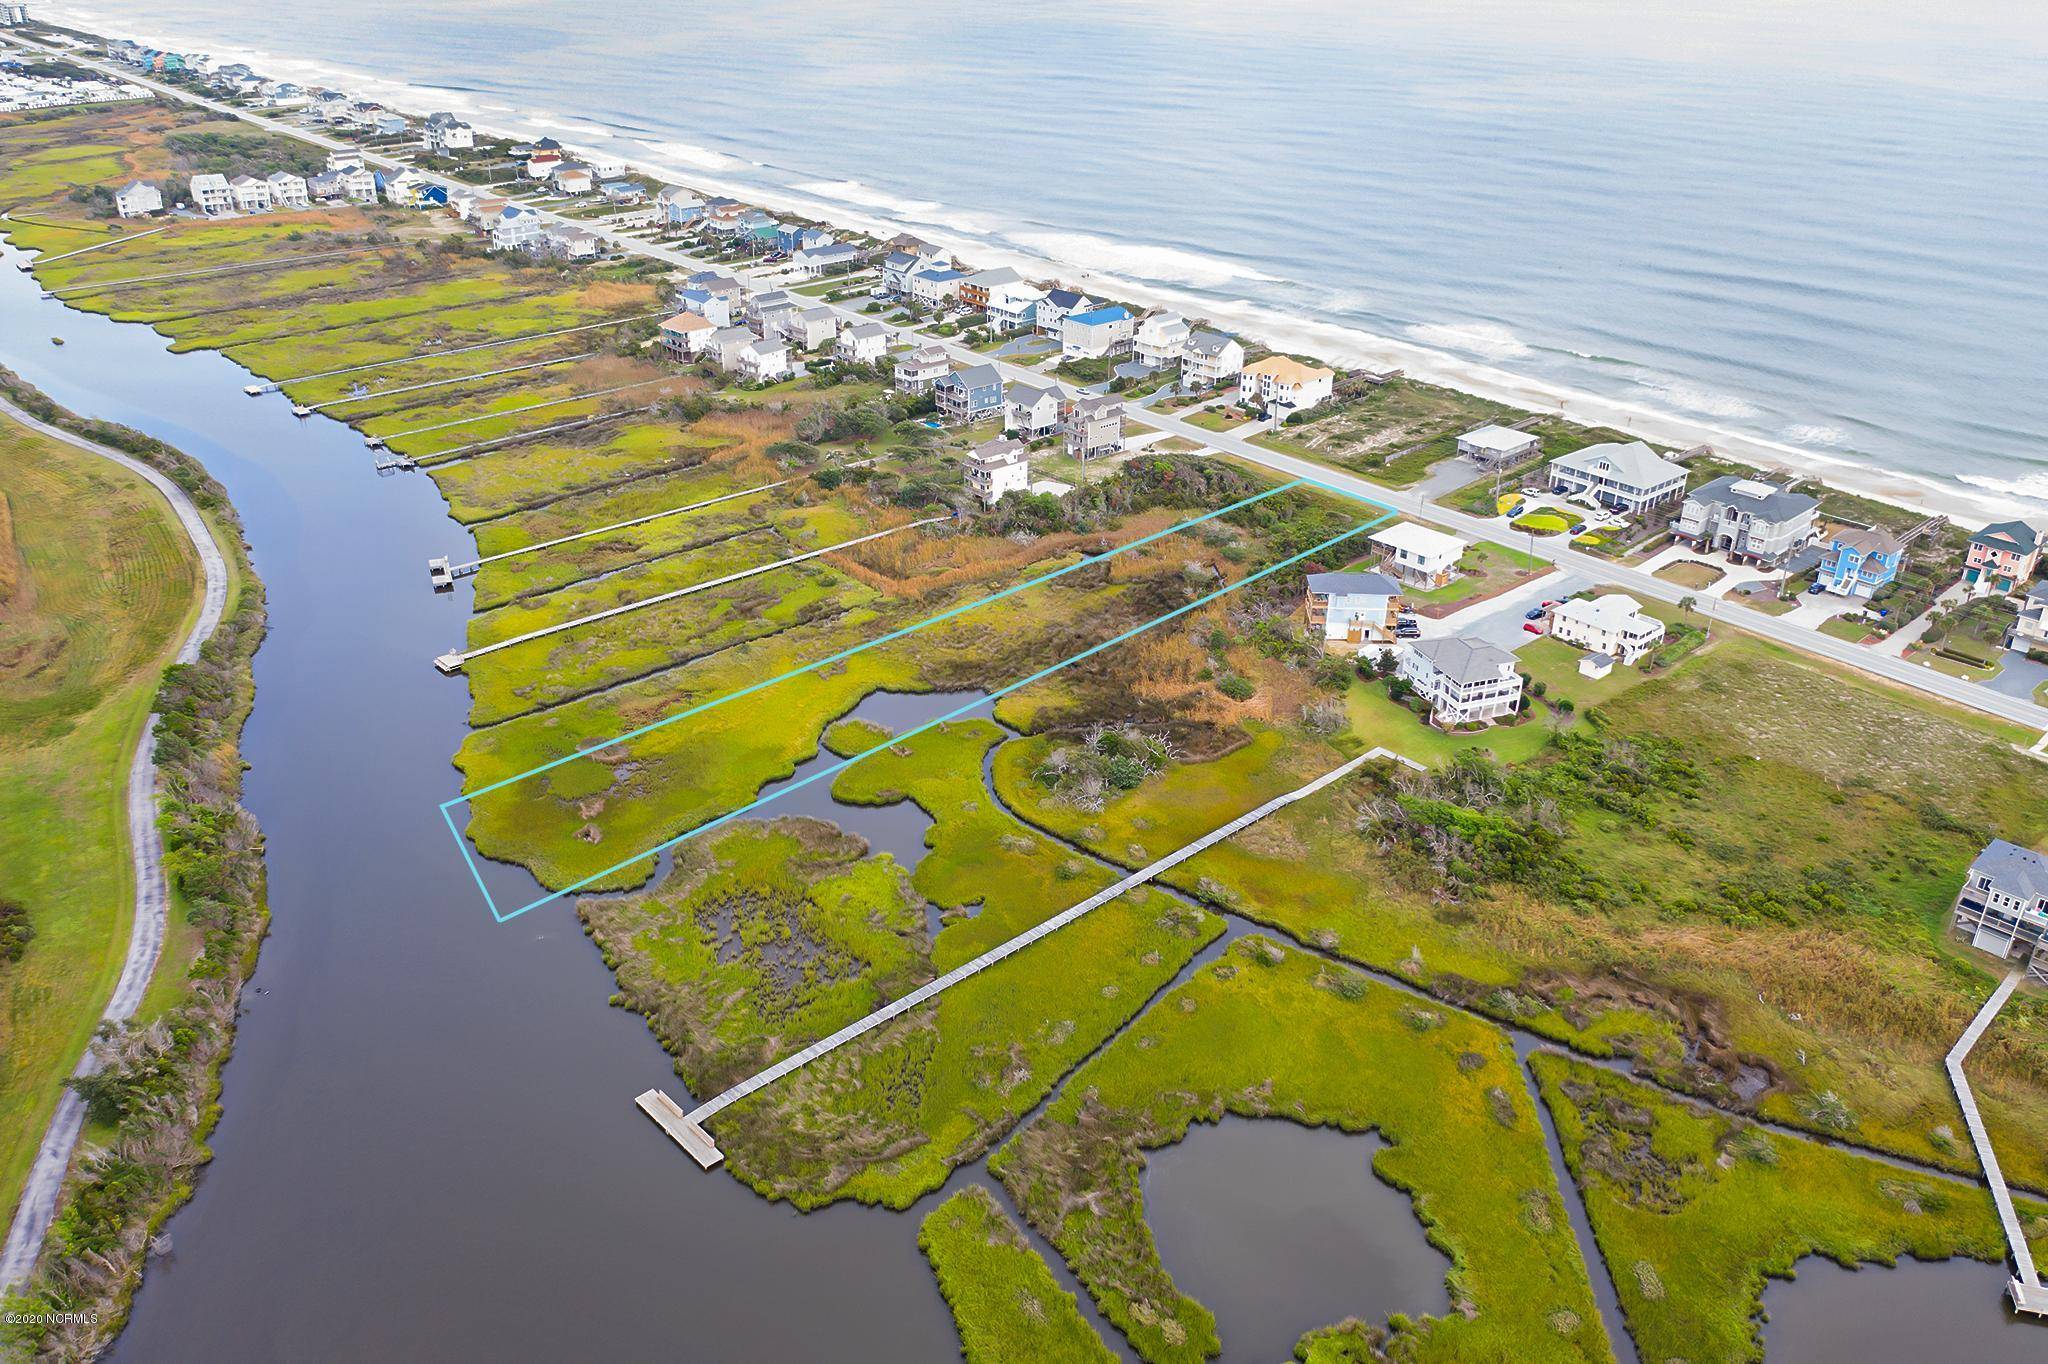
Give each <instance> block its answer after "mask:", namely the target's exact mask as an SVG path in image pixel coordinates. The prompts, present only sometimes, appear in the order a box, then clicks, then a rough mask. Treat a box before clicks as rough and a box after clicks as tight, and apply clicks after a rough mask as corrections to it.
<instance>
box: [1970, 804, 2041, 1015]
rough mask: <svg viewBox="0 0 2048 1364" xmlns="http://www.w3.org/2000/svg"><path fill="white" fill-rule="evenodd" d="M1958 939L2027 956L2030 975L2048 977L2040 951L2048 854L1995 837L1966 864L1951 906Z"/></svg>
mask: <svg viewBox="0 0 2048 1364" xmlns="http://www.w3.org/2000/svg"><path fill="white" fill-rule="evenodd" d="M1954 922H1955V931H1956V935H1957V936H1958V937H1963V938H1968V939H1969V940H1970V946H1972V947H1974V948H1976V949H1977V950H1978V951H1980V952H1989V953H1991V954H1992V955H1993V956H1997V957H2002V958H2019V957H2024V958H2026V959H2027V971H2028V974H2030V975H2032V976H2034V977H2035V978H2036V979H2040V980H2048V961H2044V959H2043V958H2042V955H2041V953H2040V951H2039V948H2040V944H2041V937H2042V934H2043V933H2044V932H2048V857H2044V856H2042V855H2041V854H2040V853H2038V852H2035V851H2034V850H2033V849H2032V848H2023V847H2021V846H2020V845H2019V844H2017V843H2008V842H2006V841H2005V840H2004V839H2002V838H1994V839H1992V840H1991V841H1990V842H1989V843H1987V844H1986V845H1985V846H1984V851H1982V852H1980V853H1978V854H1977V860H1976V861H1974V862H1972V863H1970V870H1969V871H1968V872H1966V873H1965V874H1964V876H1963V887H1962V890H1961V891H1960V892H1958V893H1957V895H1956V903H1955V910H1954Z"/></svg>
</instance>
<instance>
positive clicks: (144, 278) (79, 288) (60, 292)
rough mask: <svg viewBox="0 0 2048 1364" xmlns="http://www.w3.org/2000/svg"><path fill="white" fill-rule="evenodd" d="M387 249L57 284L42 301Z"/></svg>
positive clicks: (360, 249) (367, 248)
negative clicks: (93, 282) (91, 281)
mask: <svg viewBox="0 0 2048 1364" xmlns="http://www.w3.org/2000/svg"><path fill="white" fill-rule="evenodd" d="M387 249H389V248H386V247H382V246H351V247H349V248H347V249H346V250H342V251H317V252H314V253H313V254H312V255H308V256H282V257H279V258H277V259H275V260H258V261H244V262H242V263H241V264H239V265H213V266H208V267H207V268H206V269H204V270H173V271H171V272H170V273H169V274H163V275H135V276H132V277H130V278H126V279H109V280H102V281H100V282H99V283H97V284H60V285H58V286H57V287H56V288H54V289H45V290H43V297H44V298H66V297H69V296H70V295H72V294H85V293H106V292H109V291H111V290H114V289H126V288H128V287H130V286H132V285H137V284H161V283H163V282H164V281H165V280H173V279H198V278H199V277H201V276H203V275H236V274H248V273H249V272H251V271H254V270H274V269H278V268H281V267H284V266H290V265H306V264H310V263H313V262H316V261H323V260H333V259H334V258H335V257H337V256H361V255H366V254H368V253H370V252H374V251H383V250H387Z"/></svg>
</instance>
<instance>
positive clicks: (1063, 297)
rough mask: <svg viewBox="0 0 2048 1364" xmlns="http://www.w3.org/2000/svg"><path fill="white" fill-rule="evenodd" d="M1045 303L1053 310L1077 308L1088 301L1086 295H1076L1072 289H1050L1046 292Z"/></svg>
mask: <svg viewBox="0 0 2048 1364" xmlns="http://www.w3.org/2000/svg"><path fill="white" fill-rule="evenodd" d="M1045 301H1046V302H1047V303H1050V304H1052V305H1053V306H1054V307H1055V308H1078V307H1080V306H1081V305H1082V304H1083V303H1086V302H1087V301H1088V295H1086V294H1077V293H1075V292H1074V291H1073V290H1072V289H1050V290H1047V291H1046V295H1045Z"/></svg>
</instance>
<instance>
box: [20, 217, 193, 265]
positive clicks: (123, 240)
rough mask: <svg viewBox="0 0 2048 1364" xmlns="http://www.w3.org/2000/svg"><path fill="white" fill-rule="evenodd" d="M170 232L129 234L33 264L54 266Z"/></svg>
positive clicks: (39, 258)
mask: <svg viewBox="0 0 2048 1364" xmlns="http://www.w3.org/2000/svg"><path fill="white" fill-rule="evenodd" d="M170 230H171V229H170V228H168V227H152V228H151V229H149V231H147V232H130V233H129V234H128V235H127V236H125V237H116V238H114V239H113V240H112V241H109V242H94V243H93V244H92V245H91V246H81V247H79V248H78V249H77V250H76V251H66V252H65V253H64V254H62V255H61V256H37V257H36V258H35V260H34V262H33V263H34V264H36V265H55V264H56V263H57V262H58V261H60V260H70V259H71V258H72V257H73V256H82V255H84V254H85V253H86V252H88V251H104V250H106V249H107V248H108V247H110V246H126V245H127V244H128V243H129V242H139V241H141V240H142V239H143V238H144V237H154V236H155V235H156V234H157V233H159V232H168V231H170ZM24 268H27V267H24Z"/></svg>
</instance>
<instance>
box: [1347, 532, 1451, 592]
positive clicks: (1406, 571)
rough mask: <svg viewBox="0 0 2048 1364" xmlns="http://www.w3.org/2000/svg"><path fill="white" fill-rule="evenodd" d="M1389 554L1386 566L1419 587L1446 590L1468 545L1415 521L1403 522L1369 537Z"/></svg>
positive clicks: (1399, 576) (1385, 561)
mask: <svg viewBox="0 0 2048 1364" xmlns="http://www.w3.org/2000/svg"><path fill="white" fill-rule="evenodd" d="M1367 538H1368V539H1369V540H1370V541H1371V542H1372V543H1373V544H1375V545H1377V546H1379V547H1380V549H1381V550H1382V551H1383V552H1384V553H1385V554H1386V558H1385V560H1384V561H1383V566H1384V567H1385V568H1386V570H1387V571H1388V572H1389V573H1391V574H1393V575H1394V576H1395V577H1397V578H1399V579H1400V580H1401V581H1402V582H1404V583H1408V584H1410V585H1412V586H1415V587H1423V588H1429V587H1442V586H1444V585H1445V584H1446V583H1448V582H1450V580H1451V579H1452V577H1454V576H1455V575H1456V574H1457V571H1458V561H1459V560H1460V559H1462V558H1464V557H1465V548H1466V546H1465V542H1464V541H1463V540H1460V539H1459V538H1458V537H1457V536H1455V535H1446V534H1444V532H1442V531H1440V530H1435V529H1433V528H1431V527H1429V526H1425V525H1422V524H1420V523H1419V522H1415V521H1400V522H1396V523H1395V524H1394V525H1391V526H1388V527H1387V528H1386V529H1385V530H1382V531H1376V532H1374V533H1373V534H1372V535H1370V536H1368V537H1367Z"/></svg>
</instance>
